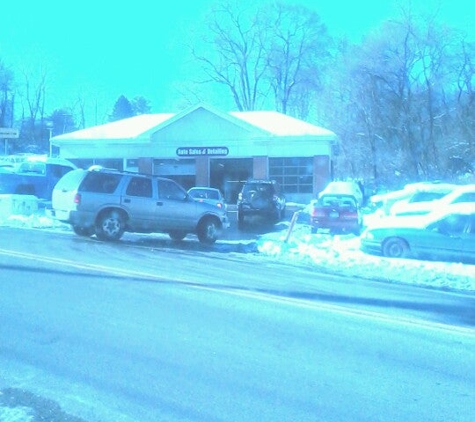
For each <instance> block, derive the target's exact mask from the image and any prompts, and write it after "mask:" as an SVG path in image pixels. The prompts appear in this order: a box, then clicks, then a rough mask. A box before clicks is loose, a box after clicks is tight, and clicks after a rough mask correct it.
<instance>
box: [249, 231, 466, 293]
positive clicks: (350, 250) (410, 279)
mask: <svg viewBox="0 0 475 422" xmlns="http://www.w3.org/2000/svg"><path fill="white" fill-rule="evenodd" d="M309 231H310V230H309V228H308V226H306V225H296V227H295V229H294V231H292V233H291V234H290V236H289V239H288V241H286V238H287V233H282V232H281V233H269V234H266V235H263V236H261V237H260V238H259V239H258V241H257V243H258V244H257V248H258V250H259V252H260V253H261V254H263V255H268V256H273V257H275V258H278V259H279V261H281V262H283V261H284V262H289V263H292V262H301V263H306V264H310V265H315V266H316V267H318V269H319V270H323V271H325V272H328V273H332V274H342V275H350V276H357V277H362V278H366V279H373V280H384V281H390V282H395V283H404V284H413V285H420V286H426V287H427V286H429V287H435V288H442V289H453V290H465V291H475V266H473V265H467V264H461V263H445V262H432V261H422V260H413V259H392V258H384V257H378V256H373V255H368V254H365V253H363V252H361V251H360V249H359V246H360V240H359V238H358V237H356V236H354V235H349V234H348V235H335V236H331V235H327V234H318V235H316V234H309Z"/></svg>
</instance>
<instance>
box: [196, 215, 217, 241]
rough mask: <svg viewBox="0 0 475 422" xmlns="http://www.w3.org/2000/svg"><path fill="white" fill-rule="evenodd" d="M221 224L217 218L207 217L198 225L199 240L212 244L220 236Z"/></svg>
mask: <svg viewBox="0 0 475 422" xmlns="http://www.w3.org/2000/svg"><path fill="white" fill-rule="evenodd" d="M218 232H219V225H218V223H217V221H216V219H215V218H210V217H208V218H205V219H204V220H202V221H201V222H200V223H199V225H198V231H197V235H198V240H199V241H200V242H201V243H204V244H207V245H211V244H213V243H214V242H216V239H217V238H218Z"/></svg>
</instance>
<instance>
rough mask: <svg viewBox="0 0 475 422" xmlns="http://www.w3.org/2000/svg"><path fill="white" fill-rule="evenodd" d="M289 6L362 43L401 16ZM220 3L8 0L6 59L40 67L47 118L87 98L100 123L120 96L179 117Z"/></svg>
mask: <svg viewBox="0 0 475 422" xmlns="http://www.w3.org/2000/svg"><path fill="white" fill-rule="evenodd" d="M7 1H8V0H7ZM255 1H256V2H260V1H261V0H255ZM285 1H287V2H289V3H300V4H304V5H306V6H307V7H309V8H311V9H314V10H315V11H316V12H317V13H319V14H320V16H321V17H322V20H323V22H324V23H326V25H327V26H328V28H329V30H330V32H331V33H333V34H339V33H346V34H348V35H349V36H350V37H352V38H353V39H356V40H357V39H359V38H361V37H362V36H363V35H364V34H365V33H367V32H368V31H370V30H371V29H372V28H374V27H376V26H378V24H380V23H381V22H382V21H383V20H385V19H389V18H391V17H395V16H397V8H396V6H395V4H396V2H394V1H392V0H387V1H385V0H360V1H358V2H356V1H354V0H347V1H335V0H334V1H328V0H301V1H293V0H285ZM214 2H215V1H214V0H193V1H190V2H169V3H167V4H162V3H161V2H158V1H156V0H135V1H134V2H128V3H125V4H124V3H120V2H109V1H107V2H105V1H101V0H95V1H92V0H81V1H77V0H69V1H64V0H63V1H58V0H43V1H38V0H10V1H9V4H6V5H2V22H1V24H0V59H1V60H3V62H4V63H5V64H7V65H10V66H11V67H12V68H13V70H14V72H15V75H16V76H17V78H18V79H19V82H22V81H23V79H22V72H23V70H25V72H26V73H27V74H29V75H32V76H31V79H32V82H34V77H35V75H39V74H40V73H41V69H42V70H43V71H44V72H45V73H46V74H47V84H48V85H47V98H46V100H47V103H46V109H47V112H48V111H52V110H53V109H55V108H59V107H62V106H70V105H71V104H72V103H73V102H74V100H75V99H76V98H78V96H81V97H82V98H83V99H85V100H86V106H87V107H88V108H89V111H91V110H92V109H93V108H94V109H95V105H96V104H97V108H98V110H99V111H98V119H99V120H101V119H102V118H104V116H105V115H106V114H107V113H109V112H110V111H111V110H112V107H113V105H114V103H115V101H116V100H117V98H118V97H119V96H120V95H122V94H123V95H125V96H126V97H128V98H129V99H131V98H133V97H135V96H143V97H145V98H147V99H149V100H150V101H151V105H152V111H153V112H176V111H179V110H174V109H172V108H173V107H174V106H175V103H174V101H173V99H174V96H175V95H176V92H175V91H174V85H173V82H174V81H176V80H177V78H178V77H179V76H180V73H181V69H182V61H183V58H184V56H185V51H184V48H183V47H182V43H184V42H186V41H187V36H188V35H189V32H188V29H189V28H190V27H191V26H193V25H197V24H199V22H200V21H201V20H202V19H203V17H204V15H205V14H206V12H207V10H209V8H210V6H211V5H212V4H213V3H214ZM262 2H264V0H262ZM413 3H414V5H415V6H416V7H430V8H431V9H433V8H434V7H435V6H436V5H437V4H439V3H441V4H442V6H441V13H440V17H441V20H443V21H447V22H448V23H450V24H451V25H455V26H458V27H460V28H463V29H466V27H467V25H469V24H470V20H471V19H472V18H473V17H474V16H475V13H474V12H475V5H473V4H472V5H467V4H466V2H465V1H464V0H450V1H449V0H441V1H440V2H439V1H438V0H434V1H431V0H413ZM421 5H422V6H421ZM89 120H91V119H89ZM92 120H94V119H92ZM87 123H88V125H92V124H94V123H95V122H94V121H89V122H87Z"/></svg>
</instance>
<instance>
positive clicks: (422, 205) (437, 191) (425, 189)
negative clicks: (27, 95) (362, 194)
mask: <svg viewBox="0 0 475 422" xmlns="http://www.w3.org/2000/svg"><path fill="white" fill-rule="evenodd" d="M410 186H412V185H410ZM458 186H459V185H455V184H452V183H420V184H417V185H415V186H414V187H412V188H410V190H411V191H412V192H411V193H410V194H409V195H408V196H407V198H404V199H401V200H399V201H396V202H395V203H394V204H393V205H392V206H391V209H390V210H389V214H390V215H396V216H397V215H416V214H419V213H420V210H421V209H430V208H431V206H432V205H433V204H432V202H433V201H436V200H438V199H441V198H443V197H444V196H446V195H447V194H449V193H451V192H452V191H453V190H454V189H456V188H457V187H458Z"/></svg>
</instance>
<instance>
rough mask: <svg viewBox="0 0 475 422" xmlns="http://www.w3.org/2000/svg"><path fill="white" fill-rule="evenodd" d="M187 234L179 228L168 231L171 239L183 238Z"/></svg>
mask: <svg viewBox="0 0 475 422" xmlns="http://www.w3.org/2000/svg"><path fill="white" fill-rule="evenodd" d="M187 234H188V233H187V232H182V231H180V230H173V231H171V232H168V235H169V236H170V239H173V240H183V239H184V238H185V237H186V235H187Z"/></svg>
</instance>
